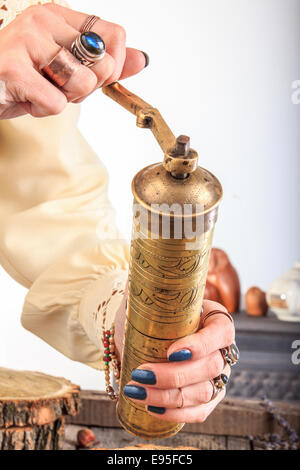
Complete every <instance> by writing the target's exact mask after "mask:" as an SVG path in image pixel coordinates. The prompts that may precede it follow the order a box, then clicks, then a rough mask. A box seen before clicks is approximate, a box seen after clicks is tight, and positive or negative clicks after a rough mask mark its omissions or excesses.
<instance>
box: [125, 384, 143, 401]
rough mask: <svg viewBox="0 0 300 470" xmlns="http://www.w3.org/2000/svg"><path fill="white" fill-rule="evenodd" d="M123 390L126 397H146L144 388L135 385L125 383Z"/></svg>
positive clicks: (138, 398)
mask: <svg viewBox="0 0 300 470" xmlns="http://www.w3.org/2000/svg"><path fill="white" fill-rule="evenodd" d="M123 392H124V395H126V397H129V398H135V399H136V400H145V398H147V392H146V389H145V388H144V387H138V386H137V385H125V387H124V389H123Z"/></svg>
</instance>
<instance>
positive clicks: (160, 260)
mask: <svg viewBox="0 0 300 470" xmlns="http://www.w3.org/2000/svg"><path fill="white" fill-rule="evenodd" d="M203 171H206V170H202V169H201V170H200V169H198V170H197V174H196V176H198V177H197V178H196V179H195V176H193V177H192V175H190V180H189V182H186V183H185V184H186V188H185V191H184V192H183V193H182V194H185V196H184V198H183V199H181V201H180V203H179V207H181V208H182V209H183V208H184V205H185V203H186V200H189V197H190V194H189V190H190V191H191V192H193V190H194V189H195V182H196V180H197V181H198V180H199V176H200V173H201V176H203V173H202V172H203ZM207 174H209V181H210V183H212V182H213V184H216V181H217V180H216V181H214V179H213V178H214V177H213V175H211V174H210V173H208V172H207ZM198 182H199V181H198ZM167 183H168V184H167ZM162 186H164V188H165V189H166V190H167V192H168V197H169V199H170V201H172V200H173V201H177V203H178V201H179V196H178V193H180V191H178V188H179V186H180V187H181V186H182V181H179V180H176V178H174V177H172V176H171V175H170V174H169V173H168V172H167V171H166V170H165V169H164V167H163V166H162V165H159V164H156V165H151V166H150V167H148V168H146V169H144V170H142V171H141V172H140V173H138V175H136V177H135V178H134V180H133V185H132V188H133V194H134V207H135V208H136V207H137V208H138V210H135V213H134V217H133V232H132V242H131V258H130V268H129V290H128V304H127V305H128V307H127V319H126V331H125V343H124V348H123V357H122V370H121V381H120V395H119V401H118V404H117V416H118V419H119V421H120V423H121V424H122V426H123V427H124V428H125V429H126V430H127V431H128V432H130V433H132V434H134V435H137V436H139V437H143V438H146V439H152V438H165V437H169V436H172V435H174V434H176V433H177V432H178V431H180V430H181V429H182V427H183V426H184V423H180V424H178V423H170V422H167V421H163V420H160V419H159V418H156V417H154V416H152V415H150V414H149V413H148V412H147V410H146V407H145V405H143V404H142V403H141V404H137V403H134V402H132V400H130V399H129V398H127V397H126V396H125V395H124V394H123V388H124V386H125V385H126V384H127V383H128V382H130V380H131V372H132V370H133V369H135V368H137V367H138V366H140V365H142V364H145V363H149V362H150V363H154V362H167V351H168V348H169V347H170V345H171V344H172V343H173V342H174V341H176V340H177V339H179V338H182V337H184V336H186V335H190V334H192V333H194V332H196V331H197V330H198V328H199V322H200V312H201V307H202V300H203V294H204V289H205V283H206V275H207V269H208V262H209V255H210V249H211V246H212V237H213V231H214V225H215V221H216V218H217V209H218V207H217V206H218V203H219V199H220V194H221V191H220V186H217V188H218V190H219V191H218V192H217V193H216V194H215V195H214V197H215V198H216V200H215V201H214V202H215V204H213V207H211V208H209V210H208V211H205V205H203V208H204V210H203V212H200V213H196V210H195V204H194V202H195V201H193V204H192V206H193V212H192V214H188V216H187V217H185V215H184V212H183V210H182V211H181V214H179V215H178V214H177V221H176V216H175V215H174V214H173V215H172V214H171V215H170V213H166V214H164V213H163V212H161V211H160V212H159V211H158V212H157V204H155V205H154V206H153V205H152V204H149V203H148V199H149V200H153V201H155V202H156V203H158V202H159V200H161V201H165V200H166V195H165V194H163V193H164V190H162V189H160V190H158V187H159V188H162ZM155 187H156V190H158V191H156V193H157V192H158V193H159V194H156V197H157V199H156V198H155V197H154V194H153V191H155V189H153V188H155ZM198 189H199V188H197V191H198ZM148 191H150V193H152V194H149V196H147V192H148ZM176 194H177V196H176ZM187 196H188V197H187ZM142 197H143V199H142ZM153 207H154V209H153ZM154 212H157V213H156V214H155V216H156V219H154V220H156V222H157V223H153V218H152V217H153V214H154ZM178 217H179V219H178ZM188 218H189V219H190V222H191V224H192V227H193V228H195V227H196V226H197V225H196V222H197V220H196V219H198V225H199V226H200V227H202V233H201V234H200V236H199V234H198V233H196V234H195V237H194V239H187V238H186V237H185V236H184V224H185V222H186V220H187V219H188ZM164 221H165V224H164ZM176 223H177V228H178V226H179V227H180V226H181V229H182V230H181V233H182V236H181V238H178V233H176V230H175V226H176ZM168 224H169V233H168V234H167V236H166V234H165V233H164V231H163V227H167V226H168ZM179 232H180V230H179ZM191 243H193V245H192V246H191V245H190V244H191Z"/></svg>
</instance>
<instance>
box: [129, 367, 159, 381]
mask: <svg viewBox="0 0 300 470" xmlns="http://www.w3.org/2000/svg"><path fill="white" fill-rule="evenodd" d="M131 378H132V380H134V381H135V382H138V383H140V384H146V385H155V384H156V377H155V374H154V372H152V370H144V369H133V371H132V373H131Z"/></svg>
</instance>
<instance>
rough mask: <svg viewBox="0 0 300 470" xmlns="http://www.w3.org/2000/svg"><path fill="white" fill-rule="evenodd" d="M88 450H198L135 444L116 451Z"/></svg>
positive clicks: (99, 448) (194, 448)
mask: <svg viewBox="0 0 300 470" xmlns="http://www.w3.org/2000/svg"><path fill="white" fill-rule="evenodd" d="M90 450H199V449H197V448H196V447H185V446H179V447H164V446H156V445H154V444H136V445H135V446H126V447H117V448H116V449H107V448H105V447H103V448H102V447H94V448H93V449H90Z"/></svg>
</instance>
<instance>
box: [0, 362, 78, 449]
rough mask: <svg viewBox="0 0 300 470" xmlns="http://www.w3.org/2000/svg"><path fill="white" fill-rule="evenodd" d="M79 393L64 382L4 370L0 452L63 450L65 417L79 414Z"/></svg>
mask: <svg viewBox="0 0 300 470" xmlns="http://www.w3.org/2000/svg"><path fill="white" fill-rule="evenodd" d="M79 392H80V389H79V387H78V386H77V385H74V384H72V383H71V382H70V381H69V380H66V379H64V378H59V377H52V376H49V375H46V374H43V373H41V372H28V371H16V370H12V369H5V368H0V450H8V449H15V450H19V449H24V450H26V449H27V450H46V449H49V450H50V449H59V448H60V445H61V439H62V437H63V435H64V417H65V416H66V415H71V416H75V415H76V414H77V413H78V412H79V407H80V398H79Z"/></svg>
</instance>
